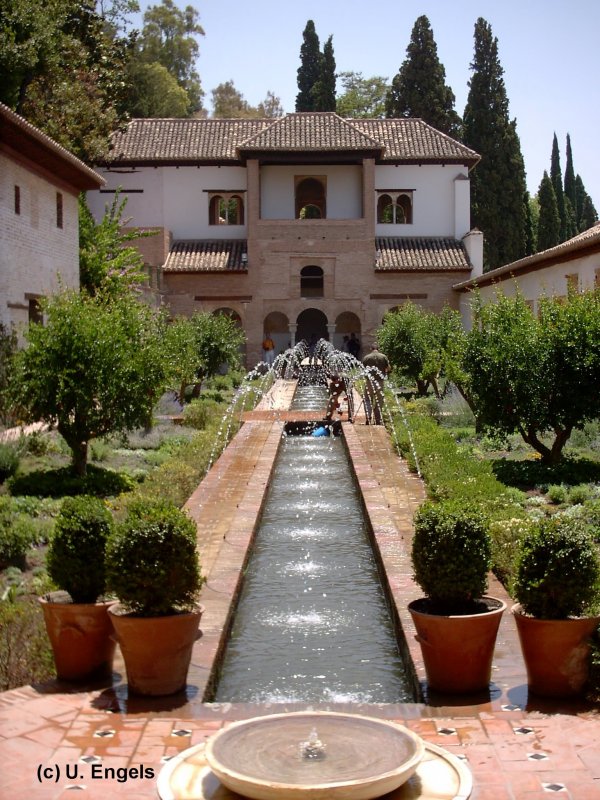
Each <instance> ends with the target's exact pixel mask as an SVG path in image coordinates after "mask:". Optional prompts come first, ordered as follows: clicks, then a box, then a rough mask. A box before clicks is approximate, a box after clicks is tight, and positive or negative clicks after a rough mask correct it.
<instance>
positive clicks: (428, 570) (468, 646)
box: [409, 501, 506, 694]
mask: <svg viewBox="0 0 600 800" xmlns="http://www.w3.org/2000/svg"><path fill="white" fill-rule="evenodd" d="M490 553H491V542H490V535H489V530H488V521H487V519H486V517H485V516H484V514H483V513H482V511H481V510H480V509H478V508H477V507H475V506H465V505H461V504H458V503H456V502H451V501H446V502H442V503H433V502H427V503H425V504H424V505H423V506H421V508H420V509H419V510H418V511H417V513H416V515H415V534H414V538H413V544H412V553H411V556H412V563H413V568H414V577H415V580H416V581H417V583H418V584H419V585H420V587H421V589H422V590H423V591H424V593H425V595H426V596H425V597H423V598H419V599H418V600H414V601H413V602H412V603H410V604H409V611H410V613H411V616H412V619H413V622H414V625H415V628H416V630H417V637H416V638H417V641H418V642H419V644H420V645H421V652H422V654H423V661H424V663H425V671H426V673H427V682H428V686H429V688H430V689H433V690H436V691H440V692H446V693H452V694H469V693H472V692H477V691H481V690H485V689H487V688H488V685H489V682H490V676H491V669H492V658H493V654H494V645H495V642H496V635H497V633H498V626H499V625H500V618H501V616H502V613H503V612H504V609H505V608H506V604H505V603H504V602H503V601H502V600H497V599H496V598H492V597H484V592H485V590H486V589H487V576H488V571H489V569H490V561H491V557H490Z"/></svg>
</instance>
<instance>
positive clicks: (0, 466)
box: [0, 442, 20, 483]
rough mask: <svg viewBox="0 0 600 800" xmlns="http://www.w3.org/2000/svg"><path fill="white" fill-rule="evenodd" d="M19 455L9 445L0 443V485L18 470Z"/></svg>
mask: <svg viewBox="0 0 600 800" xmlns="http://www.w3.org/2000/svg"><path fill="white" fill-rule="evenodd" d="M19 460H20V459H19V454H18V452H17V449H16V448H15V447H13V446H12V445H10V444H4V443H2V442H0V483H4V481H5V480H6V479H7V478H10V477H12V476H13V475H14V474H15V473H16V471H17V470H18V468H19Z"/></svg>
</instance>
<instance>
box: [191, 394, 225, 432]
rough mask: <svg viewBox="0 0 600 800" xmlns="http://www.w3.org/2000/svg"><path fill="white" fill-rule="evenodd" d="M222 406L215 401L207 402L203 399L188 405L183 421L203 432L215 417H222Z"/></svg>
mask: <svg viewBox="0 0 600 800" xmlns="http://www.w3.org/2000/svg"><path fill="white" fill-rule="evenodd" d="M222 412H223V409H222V406H221V405H220V404H219V403H216V402H214V400H206V399H204V398H202V397H200V398H198V399H197V400H192V402H191V403H190V404H189V405H187V406H186V407H185V408H184V410H183V421H184V423H185V424H186V425H189V426H190V428H195V429H196V430H199V431H202V430H205V429H206V427H207V426H208V425H209V424H210V423H211V422H212V421H213V420H214V418H215V417H218V418H220V417H222Z"/></svg>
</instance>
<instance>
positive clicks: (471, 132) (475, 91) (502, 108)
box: [463, 17, 527, 270]
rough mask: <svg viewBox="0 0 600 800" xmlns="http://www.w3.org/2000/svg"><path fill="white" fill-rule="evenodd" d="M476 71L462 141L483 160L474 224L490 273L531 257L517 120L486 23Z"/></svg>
mask: <svg viewBox="0 0 600 800" xmlns="http://www.w3.org/2000/svg"><path fill="white" fill-rule="evenodd" d="M471 70H472V71H473V75H472V77H471V80H470V81H469V96H468V99H467V105H466V108H465V113H464V117H463V140H464V142H465V144H466V145H468V146H469V147H471V148H473V150H476V151H477V152H478V153H479V154H480V155H481V161H480V162H479V164H477V166H476V167H475V169H474V170H473V171H472V172H471V212H472V213H471V222H472V224H473V225H475V226H477V227H478V228H479V229H480V230H482V231H483V234H484V237H485V239H484V242H485V245H484V261H485V269H487V270H489V269H493V268H494V267H497V266H500V265H502V264H506V263H510V262H511V261H516V260H517V259H519V258H522V257H523V256H524V255H525V254H526V252H527V247H526V236H527V231H526V227H527V222H526V212H525V204H524V202H523V198H524V196H525V192H526V183H525V165H524V162H523V155H522V153H521V144H520V142H519V137H518V135H517V125H516V120H512V121H511V120H510V119H509V117H508V98H507V96H506V88H505V85H504V79H503V77H502V75H503V73H504V70H503V69H502V66H501V65H500V61H499V58H498V40H497V39H496V37H494V36H493V35H492V29H491V26H490V25H489V23H487V22H486V21H485V20H484V19H483V18H482V17H480V18H479V19H478V20H477V22H476V23H475V54H474V58H473V61H472V63H471Z"/></svg>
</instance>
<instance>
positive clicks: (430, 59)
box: [385, 15, 461, 138]
mask: <svg viewBox="0 0 600 800" xmlns="http://www.w3.org/2000/svg"><path fill="white" fill-rule="evenodd" d="M445 81H446V71H445V69H444V66H443V64H442V63H441V62H440V60H439V58H438V53H437V44H436V43H435V39H434V38H433V31H432V29H431V25H430V23H429V20H428V19H427V17H426V16H425V15H423V16H420V17H419V18H418V19H417V21H416V22H415V24H414V26H413V29H412V34H411V38H410V42H409V44H408V47H407V48H406V59H405V61H404V62H403V64H402V66H401V67H400V70H399V72H398V74H397V75H396V76H395V77H394V79H393V80H392V85H391V87H390V90H389V92H388V95H387V98H386V103H385V115H386V117H420V118H421V119H423V120H425V122H427V123H428V124H429V125H432V126H433V127H434V128H437V129H438V130H440V131H443V133H447V134H448V135H450V136H454V137H456V138H460V135H461V121H460V117H459V116H458V114H457V113H456V111H455V110H454V101H455V97H454V93H453V92H452V89H450V87H449V86H446V83H445Z"/></svg>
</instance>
